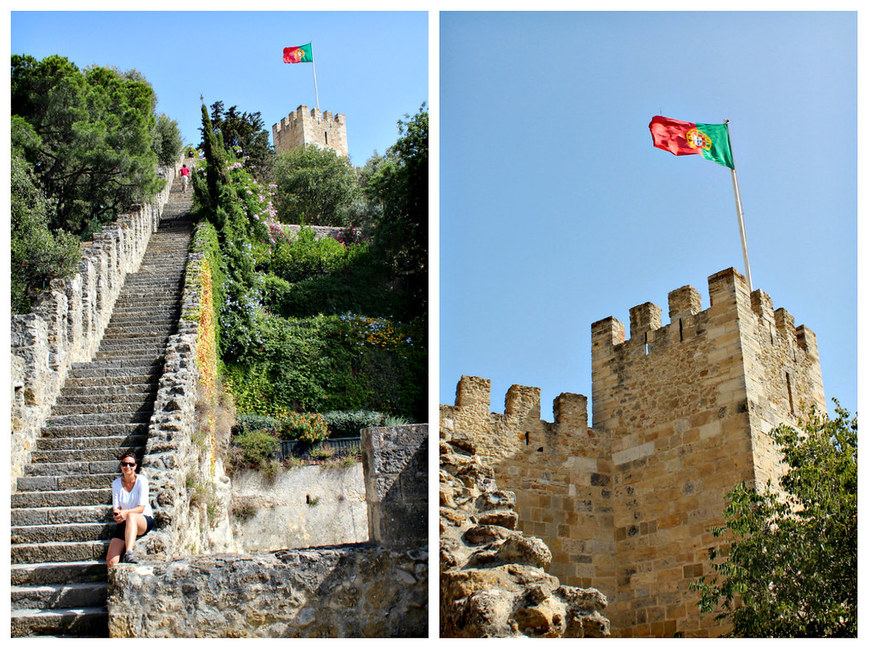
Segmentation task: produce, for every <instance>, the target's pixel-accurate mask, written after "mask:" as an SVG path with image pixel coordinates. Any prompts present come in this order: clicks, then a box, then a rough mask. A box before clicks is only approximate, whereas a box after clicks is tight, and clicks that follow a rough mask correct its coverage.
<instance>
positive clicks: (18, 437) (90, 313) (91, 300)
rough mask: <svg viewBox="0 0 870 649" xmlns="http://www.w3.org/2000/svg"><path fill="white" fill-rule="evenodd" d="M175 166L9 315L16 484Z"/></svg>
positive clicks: (142, 246)
mask: <svg viewBox="0 0 870 649" xmlns="http://www.w3.org/2000/svg"><path fill="white" fill-rule="evenodd" d="M180 168H181V160H179V161H178V162H177V163H176V164H175V165H174V166H172V167H161V168H160V169H159V170H158V173H159V174H160V175H161V176H162V177H163V178H165V179H166V181H167V182H166V186H165V187H164V188H163V190H162V191H160V192H159V193H158V194H156V195H155V196H153V197H152V199H151V202H149V203H147V204H145V205H137V206H135V207H134V209H133V210H132V211H131V212H129V213H127V214H122V215H120V216H119V217H118V218H117V219H116V220H115V222H114V223H112V224H110V225H107V226H106V227H104V228H103V230H102V232H98V233H96V234H94V237H93V241H90V242H85V243H82V244H81V250H82V258H81V261H80V262H79V266H78V272H77V273H76V274H75V275H73V276H72V277H70V278H67V279H56V280H53V281H52V282H51V284H50V287H49V290H47V291H44V292H43V293H42V295H40V297H39V299H38V300H37V302H36V304H35V305H34V306H33V309H32V310H31V312H30V313H28V314H24V315H13V316H12V322H11V325H12V326H11V329H12V336H11V356H12V363H11V370H12V439H11V451H10V455H11V457H10V459H11V478H12V490H13V491H15V488H16V478H17V477H18V476H20V475H21V473H22V472H23V470H24V467H25V465H26V464H27V462H28V461H29V458H30V452H31V450H32V449H33V446H34V444H35V441H36V438H37V437H38V436H39V431H40V429H41V428H42V426H43V425H44V424H45V420H46V418H47V417H48V415H49V414H50V411H51V408H52V407H53V406H54V404H55V402H56V400H57V396H58V394H59V393H60V390H61V388H62V387H63V383H64V381H65V380H66V376H67V373H68V371H69V368H70V365H71V364H72V363H77V362H87V361H89V360H91V359H92V358H93V355H94V353H95V352H96V351H97V349H98V347H99V346H100V341H101V340H102V337H103V333H104V331H105V329H106V325H108V323H109V320H110V319H111V316H112V309H113V308H114V305H115V300H116V299H117V297H118V294H119V293H120V291H121V287H122V286H123V285H124V280H125V279H126V277H127V274H128V273H134V272H136V271H137V270H138V268H139V265H140V263H141V261H142V257H143V255H144V254H145V250H146V249H147V247H148V241H149V240H150V238H151V234H152V233H154V232H156V231H157V226H158V224H159V223H160V215H161V214H162V212H163V207H164V206H165V205H166V202H167V201H168V200H169V192H170V190H171V188H172V182H173V180H174V179H175V176H176V175H177V174H178V170H179V169H180Z"/></svg>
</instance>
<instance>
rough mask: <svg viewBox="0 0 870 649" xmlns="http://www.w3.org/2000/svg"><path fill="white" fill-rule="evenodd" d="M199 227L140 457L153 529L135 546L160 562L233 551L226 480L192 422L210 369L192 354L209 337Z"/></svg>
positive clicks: (208, 441) (208, 438)
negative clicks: (204, 320) (152, 509)
mask: <svg viewBox="0 0 870 649" xmlns="http://www.w3.org/2000/svg"><path fill="white" fill-rule="evenodd" d="M201 227H203V226H202V224H200V226H198V227H197V232H196V233H195V234H194V240H193V251H192V252H190V253H189V254H188V260H187V269H186V274H185V283H184V291H183V293H182V300H181V312H182V316H181V319H180V321H179V324H178V333H177V334H175V335H173V336H170V338H169V342H168V344H167V347H166V359H165V362H164V368H163V375H162V376H161V377H160V383H159V384H158V390H157V397H156V400H155V403H154V413H153V415H152V416H151V421H150V423H149V426H148V444H147V446H146V449H145V457H144V458H143V460H142V473H143V474H144V475H145V476H146V477H147V478H148V481H149V485H150V488H151V493H152V498H153V502H154V503H155V504H156V508H155V523H156V529H155V530H154V531H153V532H151V533H149V534H148V535H147V536H146V537H144V539H143V540H142V542H141V543H140V544H139V545H138V546H137V547H141V548H142V550H143V551H145V552H147V553H148V554H150V555H154V556H155V557H157V558H162V559H166V558H171V557H180V556H187V555H191V554H196V553H198V552H209V551H228V550H232V549H233V541H232V530H231V528H230V523H229V512H230V508H231V507H230V498H231V493H230V489H231V483H230V479H229V478H228V477H227V476H226V475H225V473H224V470H223V465H222V463H221V460H220V457H219V455H218V453H217V448H216V447H215V444H214V437H213V436H212V435H211V434H209V431H206V430H202V427H201V424H200V422H199V421H198V419H197V405H198V399H199V395H200V390H201V376H202V374H203V373H213V371H214V368H211V369H210V370H209V369H208V368H204V367H200V366H199V365H198V361H197V355H196V349H197V341H198V340H199V338H200V336H202V335H206V333H207V332H204V331H203V330H202V328H201V327H200V312H201V309H202V308H203V305H202V294H203V285H202V278H203V272H202V270H203V265H205V264H207V261H206V259H205V258H204V256H203V253H202V252H201V251H200V250H199V245H200V244H199V236H198V233H199V231H200V228H201Z"/></svg>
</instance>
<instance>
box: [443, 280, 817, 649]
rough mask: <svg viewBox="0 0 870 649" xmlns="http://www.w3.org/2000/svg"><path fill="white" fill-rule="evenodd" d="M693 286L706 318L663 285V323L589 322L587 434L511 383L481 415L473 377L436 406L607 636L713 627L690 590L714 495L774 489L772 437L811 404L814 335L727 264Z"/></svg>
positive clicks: (636, 312)
mask: <svg viewBox="0 0 870 649" xmlns="http://www.w3.org/2000/svg"><path fill="white" fill-rule="evenodd" d="M708 284H709V291H710V302H711V306H710V308H708V309H706V310H702V308H701V297H700V294H699V292H698V291H697V290H695V289H694V288H693V287H691V286H684V287H682V288H679V289H676V290H675V291H672V292H671V293H670V295H669V315H670V323H669V324H667V325H664V326H662V322H661V309H660V308H659V307H658V306H656V305H655V304H653V303H651V302H647V303H644V304H641V305H638V306H636V307H634V308H632V309H631V311H630V322H631V325H630V326H631V330H630V333H631V335H630V338H629V339H627V340H626V337H625V327H624V325H623V324H622V323H621V322H619V321H618V320H616V319H615V318H612V317H611V318H606V319H604V320H600V321H598V322H596V323H594V324H593V325H592V413H593V424H594V426H593V427H591V428H590V427H588V426H587V425H586V421H585V399H584V398H583V397H579V396H578V395H560V397H558V398H557V399H556V402H555V404H554V413H555V419H556V421H555V422H554V423H548V422H542V421H540V419H539V416H540V414H539V413H540V407H539V392H538V391H537V390H536V389H535V388H527V387H522V386H513V387H512V388H511V389H510V391H509V392H508V395H507V399H506V402H505V413H504V414H496V413H490V412H489V382H488V381H485V380H483V379H479V378H475V377H463V378H462V380H461V381H460V382H459V386H458V388H457V396H456V405H455V406H442V407H441V420H442V426H444V427H445V428H446V429H448V430H450V434H451V435H452V439H453V440H454V444H457V443H458V444H462V443H464V442H463V440H467V443H468V444H469V446H471V447H474V448H476V452H477V453H478V454H479V455H481V456H482V457H483V458H485V459H486V461H488V462H491V466H492V467H493V470H494V476H495V479H496V480H497V481H498V482H499V484H500V485H501V486H502V488H504V489H510V490H514V491H516V493H517V512H518V514H519V520H518V523H517V526H518V529H520V530H522V531H524V532H526V533H530V534H535V535H536V536H539V537H540V538H541V539H542V540H543V541H544V542H545V543H547V544H548V545H549V546H550V547H551V549H552V550H553V562H552V564H551V567H550V570H551V571H552V572H553V574H554V575H556V576H557V577H559V578H560V579H561V580H562V582H563V583H566V584H570V585H577V586H583V587H589V586H595V587H596V588H598V589H600V590H601V591H602V592H603V593H604V594H605V595H606V596H607V597H608V599H609V600H610V603H611V605H610V610H609V617H610V620H611V623H612V632H613V634H614V635H615V636H636V637H647V636H661V637H668V636H673V635H674V634H682V635H685V636H711V635H718V634H719V633H721V632H723V631H724V630H725V627H723V626H722V625H721V623H717V622H715V620H714V619H713V615H708V616H702V615H700V613H699V612H698V609H697V606H696V602H697V595H696V594H695V593H693V592H690V591H689V585H690V584H691V583H692V582H694V581H696V580H697V579H698V578H699V577H700V576H701V575H704V574H708V573H709V572H710V570H711V567H710V562H709V558H708V550H709V549H710V548H711V547H714V546H715V545H716V544H718V543H720V541H719V540H718V539H715V538H714V537H713V535H712V534H711V532H710V530H711V529H712V528H713V527H715V526H717V525H721V524H722V521H723V519H722V509H723V507H724V500H723V496H724V495H725V494H726V493H727V491H728V490H729V489H731V488H732V487H733V486H734V485H735V484H737V483H738V482H740V481H747V482H748V483H750V484H756V485H759V486H761V485H763V484H765V483H766V482H767V480H768V479H771V480H773V481H774V482H775V480H776V478H777V476H779V475H781V472H782V471H783V467H782V465H781V463H780V460H781V458H780V457H779V455H778V454H777V452H776V449H775V448H774V446H773V444H772V441H771V439H770V436H769V434H768V433H769V431H770V430H771V428H773V427H774V426H776V425H778V424H780V423H786V424H791V425H795V424H797V415H799V413H800V408H801V407H802V406H806V407H816V408H818V409H820V410H822V411H824V409H825V401H824V391H823V387H822V382H821V370H820V368H819V360H818V349H817V346H816V343H815V336H814V335H813V333H812V332H811V331H809V330H808V329H807V328H806V327H798V328H795V327H794V323H793V320H792V318H791V316H790V315H789V314H788V312H786V311H785V310H784V309H779V310H777V311H773V309H772V306H771V304H770V298H769V297H768V296H767V295H766V294H764V293H763V292H762V291H754V292H752V293H751V294H750V292H749V290H748V287H747V285H746V282H745V280H744V278H743V277H742V276H741V275H740V274H739V273H737V272H736V271H735V270H734V269H728V270H725V271H722V272H719V273H716V274H715V275H712V276H710V278H709V280H708ZM569 420H570V423H569Z"/></svg>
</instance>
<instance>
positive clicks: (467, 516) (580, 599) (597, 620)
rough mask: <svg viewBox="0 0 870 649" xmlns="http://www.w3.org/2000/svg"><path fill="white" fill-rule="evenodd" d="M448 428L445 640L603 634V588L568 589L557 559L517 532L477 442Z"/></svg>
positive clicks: (442, 482) (510, 504)
mask: <svg viewBox="0 0 870 649" xmlns="http://www.w3.org/2000/svg"><path fill="white" fill-rule="evenodd" d="M454 432H455V431H454V428H453V427H452V420H449V419H443V420H442V424H441V443H440V459H441V471H440V473H439V476H440V477H439V492H440V496H439V506H440V516H439V521H440V535H441V542H440V552H439V556H440V565H441V588H440V602H441V603H440V623H441V636H442V637H465V638H471V637H516V636H529V637H574V638H576V637H601V636H606V635H608V634H609V622H608V620H607V619H606V618H605V617H604V616H603V614H602V610H603V609H604V608H605V607H606V606H607V600H606V598H605V597H604V596H603V595H602V594H601V592H599V591H598V590H595V589H592V588H578V587H574V586H568V585H565V584H560V583H559V579H558V578H557V577H555V576H554V575H552V574H550V570H549V566H551V565H552V564H551V561H552V559H553V556H554V554H553V553H552V552H551V551H550V548H548V547H547V545H546V544H545V543H544V542H543V541H542V540H541V539H540V538H537V537H536V536H535V535H533V534H528V533H524V532H523V531H522V530H518V529H517V522H518V515H517V514H518V512H517V509H516V499H515V495H514V493H513V492H511V491H508V490H504V489H503V488H502V487H503V486H502V485H500V484H499V483H497V482H496V480H495V479H494V471H493V469H492V467H491V466H489V465H488V464H487V463H486V462H485V461H484V460H483V459H482V458H481V457H480V456H479V455H477V454H476V453H475V450H476V449H475V448H474V441H475V440H474V438H473V437H470V436H468V435H459V436H454Z"/></svg>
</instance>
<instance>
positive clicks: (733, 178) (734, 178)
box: [723, 119, 752, 292]
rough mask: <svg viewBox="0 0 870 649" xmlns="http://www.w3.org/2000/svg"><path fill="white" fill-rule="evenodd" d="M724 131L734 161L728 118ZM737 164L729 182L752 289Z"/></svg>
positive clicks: (744, 262) (750, 288)
mask: <svg viewBox="0 0 870 649" xmlns="http://www.w3.org/2000/svg"><path fill="white" fill-rule="evenodd" d="M723 122H724V124H725V133H726V134H727V135H728V148H729V150H730V151H731V161H732V163H733V161H734V149H733V148H732V147H731V132H730V130H729V128H728V120H727V119H726V120H723ZM736 167H737V165H736V164H735V165H734V167H732V168H731V183H732V184H733V185H734V202H735V203H736V204H737V222H738V224H739V225H740V243H741V244H742V246H743V264H744V266H745V267H746V281H747V282H749V290H750V292H751V291H752V271H751V270H749V253H747V252H746V226H745V225H744V224H743V201H741V200H740V186H739V185H738V184H737V169H736Z"/></svg>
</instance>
